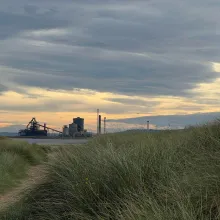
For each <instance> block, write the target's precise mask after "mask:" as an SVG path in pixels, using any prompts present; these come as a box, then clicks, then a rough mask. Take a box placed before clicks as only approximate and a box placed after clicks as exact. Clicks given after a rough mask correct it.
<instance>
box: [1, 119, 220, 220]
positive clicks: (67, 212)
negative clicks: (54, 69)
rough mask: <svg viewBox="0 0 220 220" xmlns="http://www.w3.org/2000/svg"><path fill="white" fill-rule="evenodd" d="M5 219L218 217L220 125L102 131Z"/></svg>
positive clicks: (66, 154) (68, 154) (58, 161)
mask: <svg viewBox="0 0 220 220" xmlns="http://www.w3.org/2000/svg"><path fill="white" fill-rule="evenodd" d="M48 168H49V178H48V182H47V183H45V184H43V185H41V186H39V187H38V188H37V189H35V190H34V191H33V192H32V193H31V195H30V197H29V198H26V200H25V201H21V202H20V203H19V204H17V206H16V207H12V209H10V210H9V211H8V213H5V214H4V215H3V216H2V218H1V219H5V220H6V219H7V220H11V219H17V220H23V219H24V220H25V219H29V220H32V219H38V220H51V219H53V220H58V219H59V220H66V219H72V220H75V219H77V220H78V219H79V220H93V219H94V220H99V219H100V220H101V219H105V220H107V219H112V220H145V219H146V220H217V219H220V124H219V123H214V124H212V125H205V126H200V127H197V128H189V129H186V130H182V131H165V132H160V133H132V134H131V133H129V134H126V133H125V134H117V135H115V134H113V135H112V134H111V135H103V136H101V137H98V138H95V139H93V140H92V141H90V142H89V143H88V144H87V145H84V146H77V147H72V149H67V148H63V149H62V150H61V151H60V152H59V153H58V157H57V158H55V159H54V160H53V161H51V162H49V164H48Z"/></svg>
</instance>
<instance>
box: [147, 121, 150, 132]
mask: <svg viewBox="0 0 220 220" xmlns="http://www.w3.org/2000/svg"><path fill="white" fill-rule="evenodd" d="M149 129H150V124H149V121H147V130H148V131H149Z"/></svg>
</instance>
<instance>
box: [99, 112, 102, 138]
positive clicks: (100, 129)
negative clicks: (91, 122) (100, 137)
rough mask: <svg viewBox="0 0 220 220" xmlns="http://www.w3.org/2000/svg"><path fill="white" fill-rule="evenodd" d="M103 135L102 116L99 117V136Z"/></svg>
mask: <svg viewBox="0 0 220 220" xmlns="http://www.w3.org/2000/svg"><path fill="white" fill-rule="evenodd" d="M101 133H102V116H101V115H99V134H101Z"/></svg>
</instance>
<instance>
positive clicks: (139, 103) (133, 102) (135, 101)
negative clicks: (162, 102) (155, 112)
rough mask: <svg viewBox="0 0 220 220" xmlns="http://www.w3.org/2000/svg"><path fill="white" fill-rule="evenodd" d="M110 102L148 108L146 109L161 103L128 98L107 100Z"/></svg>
mask: <svg viewBox="0 0 220 220" xmlns="http://www.w3.org/2000/svg"><path fill="white" fill-rule="evenodd" d="M106 100H108V101H112V102H116V103H121V104H125V105H136V106H146V107H151V106H154V105H156V104H159V102H156V101H150V100H149V101H144V100H141V99H134V98H132V99H128V98H108V99H106Z"/></svg>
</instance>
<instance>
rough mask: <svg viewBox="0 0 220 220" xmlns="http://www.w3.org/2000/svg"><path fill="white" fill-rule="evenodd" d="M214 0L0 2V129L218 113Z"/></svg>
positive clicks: (218, 38) (219, 20) (219, 54)
mask: <svg viewBox="0 0 220 220" xmlns="http://www.w3.org/2000/svg"><path fill="white" fill-rule="evenodd" d="M219 10H220V1H219V0H209V1H207V0H194V1H191V0H185V1H182V0H142V1H139V0H136V1H131V0H117V1H116V0H112V1H110V0H106V1H103V0H80V1H71V0H62V1H58V0H53V1H52V0H46V1H45V0H38V1H36V0H35V1H33V0H7V1H6V0H1V7H0V103H1V105H0V115H1V117H0V120H1V121H0V123H1V124H0V126H3V125H4V126H5V125H11V124H17V123H19V124H25V123H26V122H28V121H29V120H30V119H31V118H32V116H35V117H37V119H38V120H39V121H42V122H44V121H46V122H47V123H49V124H50V125H51V126H54V127H56V128H59V127H60V128H61V127H62V125H63V124H68V123H70V122H71V120H72V118H73V117H76V116H81V117H84V118H85V122H86V127H88V128H90V129H92V128H95V127H96V125H95V120H96V114H95V111H96V109H97V108H100V109H101V111H102V113H103V115H105V116H107V118H118V119H119V118H132V117H137V113H139V116H145V115H149V116H156V115H182V114H192V113H208V112H218V111H219V108H220V101H219V96H220V14H219Z"/></svg>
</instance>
